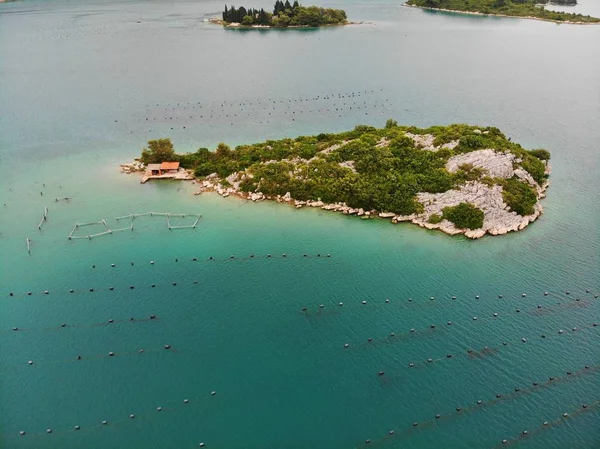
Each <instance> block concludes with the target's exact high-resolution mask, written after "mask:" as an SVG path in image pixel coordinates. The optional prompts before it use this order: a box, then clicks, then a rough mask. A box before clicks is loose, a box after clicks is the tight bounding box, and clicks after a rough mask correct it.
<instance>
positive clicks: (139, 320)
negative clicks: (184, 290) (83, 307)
mask: <svg viewBox="0 0 600 449" xmlns="http://www.w3.org/2000/svg"><path fill="white" fill-rule="evenodd" d="M158 319H159V318H158V317H157V316H156V315H154V314H153V315H150V316H149V317H146V318H134V317H130V318H128V319H116V320H115V319H114V318H109V319H108V320H106V321H102V322H100V323H94V324H68V323H65V322H63V323H61V324H60V325H58V326H54V327H44V328H39V327H38V328H31V327H27V328H23V327H17V326H15V327H13V328H12V330H11V332H28V331H31V330H44V331H51V330H59V329H67V328H76V329H81V328H94V327H101V326H109V325H111V324H120V323H142V322H148V321H156V320H158ZM2 332H6V331H1V330H0V333H2Z"/></svg>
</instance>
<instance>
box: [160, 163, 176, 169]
mask: <svg viewBox="0 0 600 449" xmlns="http://www.w3.org/2000/svg"><path fill="white" fill-rule="evenodd" d="M178 168H179V162H163V163H162V164H160V169H161V170H177V169H178Z"/></svg>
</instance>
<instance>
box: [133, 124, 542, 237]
mask: <svg viewBox="0 0 600 449" xmlns="http://www.w3.org/2000/svg"><path fill="white" fill-rule="evenodd" d="M549 159H550V154H549V153H548V152H547V151H546V150H531V151H528V150H526V149H524V148H522V147H521V146H520V145H519V144H517V143H514V142H512V141H511V140H510V139H509V138H506V136H505V135H504V134H502V132H501V131H500V130H499V129H498V128H495V127H475V126H469V125H449V126H433V127H431V128H427V129H421V128H416V127H413V126H398V124H397V123H396V122H395V121H393V120H388V122H387V124H386V126H385V128H382V129H377V128H374V127H371V126H357V127H356V128H354V129H353V130H352V131H348V132H343V133H340V134H319V135H316V136H301V137H297V138H295V139H281V140H268V141H266V142H262V143H257V144H252V145H240V146H238V147H236V148H235V149H231V148H230V147H228V146H227V145H225V144H223V143H221V144H219V145H218V146H217V148H216V150H215V151H209V150H208V149H207V148H200V149H199V150H198V151H196V152H195V153H187V154H181V155H178V154H176V153H175V152H174V149H173V145H172V143H171V141H170V140H169V139H160V140H154V141H150V142H149V145H148V149H144V151H143V152H142V158H141V160H142V162H144V163H146V164H148V163H157V162H163V161H166V160H169V161H172V160H176V161H179V162H180V163H181V165H182V166H183V167H185V168H187V169H190V170H193V172H194V173H195V176H196V178H197V179H198V183H199V185H200V191H199V192H197V193H200V192H202V191H216V192H218V193H219V194H221V195H222V196H225V197H226V196H229V195H237V196H240V197H243V198H247V199H249V200H252V201H259V200H264V199H269V200H276V201H278V202H286V203H289V204H291V205H293V206H295V207H297V208H300V207H304V206H308V207H320V208H322V209H325V210H333V211H338V212H342V213H344V214H347V215H358V216H361V217H363V218H367V217H380V218H388V219H391V220H392V221H393V222H394V223H397V222H401V221H411V222H413V223H415V224H418V225H420V226H422V227H426V228H428V229H440V230H442V231H444V232H446V233H449V234H465V235H466V236H467V237H470V238H479V237H482V236H483V235H485V234H486V233H489V234H492V235H499V234H506V233H507V232H510V231H518V230H521V229H523V228H525V227H526V226H527V225H528V224H529V223H530V222H533V221H534V220H535V219H536V218H537V217H538V216H539V215H540V214H541V213H542V211H543V209H542V206H541V204H540V199H541V198H543V197H544V196H545V193H544V192H545V190H546V188H547V186H548V181H547V178H548V175H549V173H550V166H549V165H548V161H549Z"/></svg>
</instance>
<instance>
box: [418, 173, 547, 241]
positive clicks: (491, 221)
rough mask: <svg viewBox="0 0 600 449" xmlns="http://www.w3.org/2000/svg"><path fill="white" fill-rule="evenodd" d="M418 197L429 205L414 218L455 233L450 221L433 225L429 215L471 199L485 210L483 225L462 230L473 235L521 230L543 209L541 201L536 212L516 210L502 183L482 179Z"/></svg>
mask: <svg viewBox="0 0 600 449" xmlns="http://www.w3.org/2000/svg"><path fill="white" fill-rule="evenodd" d="M417 199H418V201H419V202H420V203H422V204H423V206H424V207H425V213H424V214H422V215H420V216H419V217H417V218H415V219H413V220H412V222H413V223H415V224H419V225H425V223H427V224H428V225H430V226H431V228H435V229H440V230H442V231H444V232H447V233H449V234H452V233H454V229H453V228H452V227H450V226H449V225H448V223H449V222H446V220H442V222H441V223H438V224H434V225H432V224H431V223H428V220H429V217H430V216H431V215H433V214H436V215H442V214H443V209H444V208H445V207H450V206H457V205H458V204H460V203H471V204H473V205H474V206H476V207H478V208H479V209H481V210H482V211H483V213H484V219H483V226H482V227H481V229H476V230H460V231H459V232H462V233H464V234H465V235H466V236H467V237H470V238H479V237H482V236H483V235H484V234H485V233H489V234H492V235H503V234H506V233H507V232H511V231H519V230H521V229H524V228H525V227H526V226H527V225H529V223H530V222H532V221H533V220H535V219H536V218H537V217H538V216H539V215H540V214H541V213H542V207H541V205H540V203H537V205H536V208H535V212H534V214H533V215H528V216H526V217H522V216H521V215H518V214H517V213H516V212H511V211H509V210H508V206H507V205H506V203H504V200H503V198H502V187H501V186H499V185H494V186H492V187H489V186H487V185H486V184H483V183H481V182H478V181H471V182H468V183H466V184H465V185H463V186H461V187H460V188H459V189H456V190H448V191H447V192H444V193H419V194H418V195H417ZM427 227H429V226H427Z"/></svg>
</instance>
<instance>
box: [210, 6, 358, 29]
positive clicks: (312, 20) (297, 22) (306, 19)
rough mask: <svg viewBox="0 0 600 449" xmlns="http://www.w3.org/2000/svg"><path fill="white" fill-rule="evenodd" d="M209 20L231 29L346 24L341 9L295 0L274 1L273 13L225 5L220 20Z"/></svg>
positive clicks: (344, 15)
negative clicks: (305, 3) (306, 4)
mask: <svg viewBox="0 0 600 449" xmlns="http://www.w3.org/2000/svg"><path fill="white" fill-rule="evenodd" d="M210 21H211V22H213V23H218V24H221V25H224V26H227V27H232V28H237V27H243V28H294V27H321V26H331V25H347V24H348V23H349V22H348V20H347V17H346V12H345V11H344V10H341V9H331V8H319V7H318V6H302V5H300V4H299V3H298V1H297V0H296V1H294V3H293V4H291V3H290V2H289V0H286V1H285V3H284V2H283V1H281V0H277V1H276V2H275V6H274V7H273V12H272V13H271V12H268V11H265V10H264V9H262V8H261V9H254V8H245V7H243V6H241V7H239V8H236V7H235V6H231V7H229V8H228V7H227V6H225V10H224V11H223V14H222V19H211V20H210Z"/></svg>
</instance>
